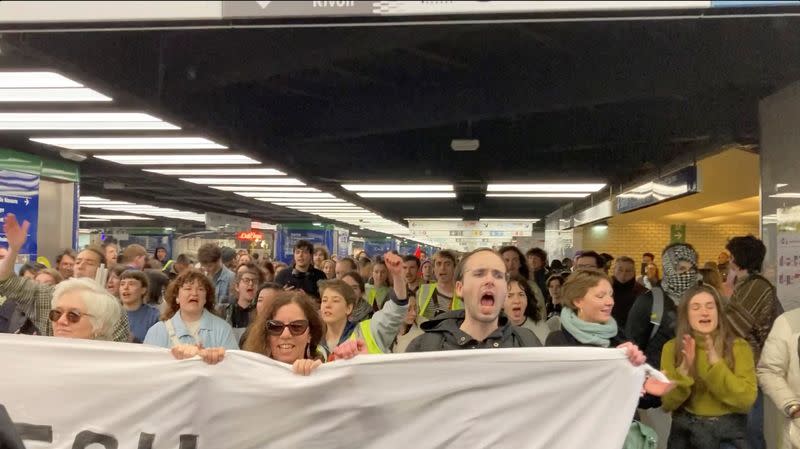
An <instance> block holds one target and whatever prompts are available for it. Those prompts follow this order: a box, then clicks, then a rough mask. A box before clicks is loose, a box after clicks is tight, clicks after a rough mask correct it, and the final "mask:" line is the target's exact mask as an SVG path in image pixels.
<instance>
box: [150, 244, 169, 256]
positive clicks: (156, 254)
mask: <svg viewBox="0 0 800 449" xmlns="http://www.w3.org/2000/svg"><path fill="white" fill-rule="evenodd" d="M160 249H163V250H164V253H165V254H166V255H167V256H169V251H167V248H164V247H163V246H159V247H157V248H156V249H155V250H154V251H153V257H154V258H156V259H158V250H160Z"/></svg>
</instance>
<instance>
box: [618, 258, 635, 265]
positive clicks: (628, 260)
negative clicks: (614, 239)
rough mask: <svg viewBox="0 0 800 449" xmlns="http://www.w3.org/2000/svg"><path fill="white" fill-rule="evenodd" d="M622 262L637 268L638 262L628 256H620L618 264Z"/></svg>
mask: <svg viewBox="0 0 800 449" xmlns="http://www.w3.org/2000/svg"><path fill="white" fill-rule="evenodd" d="M620 262H622V263H629V264H631V265H633V266H636V261H635V260H633V259H632V258H630V257H628V256H620V257H618V258H617V263H620Z"/></svg>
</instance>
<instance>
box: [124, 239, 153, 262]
mask: <svg viewBox="0 0 800 449" xmlns="http://www.w3.org/2000/svg"><path fill="white" fill-rule="evenodd" d="M142 256H144V257H147V249H145V247H144V246H142V245H139V244H137V243H132V244H130V245H128V246H126V247H125V249H124V250H122V261H123V263H130V262H133V260H134V259H136V258H137V257H142Z"/></svg>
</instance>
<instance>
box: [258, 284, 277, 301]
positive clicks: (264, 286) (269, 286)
mask: <svg viewBox="0 0 800 449" xmlns="http://www.w3.org/2000/svg"><path fill="white" fill-rule="evenodd" d="M262 290H280V291H283V287H281V286H280V284H278V283H275V282H264V283H263V284H261V285H259V286H258V290H256V299H258V295H260V294H261V291H262Z"/></svg>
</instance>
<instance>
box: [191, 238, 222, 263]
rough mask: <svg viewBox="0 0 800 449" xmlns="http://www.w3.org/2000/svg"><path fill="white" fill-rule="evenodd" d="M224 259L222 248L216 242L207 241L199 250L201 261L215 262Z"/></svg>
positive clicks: (198, 257) (198, 255) (198, 258)
mask: <svg viewBox="0 0 800 449" xmlns="http://www.w3.org/2000/svg"><path fill="white" fill-rule="evenodd" d="M220 259H222V249H220V247H219V246H217V245H216V244H214V243H206V244H204V245H203V246H201V247H200V248H199V249H198V250H197V260H198V261H199V262H200V263H213V262H217V261H219V260H220Z"/></svg>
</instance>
